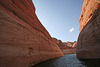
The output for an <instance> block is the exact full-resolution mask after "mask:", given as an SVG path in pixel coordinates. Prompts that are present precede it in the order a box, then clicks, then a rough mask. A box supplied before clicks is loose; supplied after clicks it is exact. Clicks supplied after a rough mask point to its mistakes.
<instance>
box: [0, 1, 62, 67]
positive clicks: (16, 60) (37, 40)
mask: <svg viewBox="0 0 100 67" xmlns="http://www.w3.org/2000/svg"><path fill="white" fill-rule="evenodd" d="M60 56H63V53H62V52H61V50H60V49H59V47H58V46H57V44H56V43H55V42H54V41H53V40H52V38H51V36H50V35H49V33H48V32H47V30H46V29H45V28H44V27H43V25H42V24H41V23H40V21H39V20H38V18H37V16H36V14H35V7H34V5H33V3H32V0H0V67H29V66H33V65H34V64H37V63H39V62H41V61H44V60H48V59H51V58H55V57H60Z"/></svg>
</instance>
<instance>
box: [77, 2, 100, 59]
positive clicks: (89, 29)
mask: <svg viewBox="0 0 100 67" xmlns="http://www.w3.org/2000/svg"><path fill="white" fill-rule="evenodd" d="M79 23H80V29H79V31H80V34H79V38H78V42H77V57H78V58H80V59H98V58H99V59H100V0H84V3H83V7H82V11H81V16H80V19H79Z"/></svg>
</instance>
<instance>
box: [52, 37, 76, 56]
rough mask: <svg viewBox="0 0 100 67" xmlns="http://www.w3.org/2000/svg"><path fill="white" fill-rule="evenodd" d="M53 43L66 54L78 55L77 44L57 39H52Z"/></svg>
mask: <svg viewBox="0 0 100 67" xmlns="http://www.w3.org/2000/svg"><path fill="white" fill-rule="evenodd" d="M52 39H53V41H54V42H55V43H56V44H57V45H58V46H59V48H60V49H61V50H62V52H63V53H64V54H73V53H76V44H77V42H76V41H75V42H62V41H61V40H58V39H56V38H52Z"/></svg>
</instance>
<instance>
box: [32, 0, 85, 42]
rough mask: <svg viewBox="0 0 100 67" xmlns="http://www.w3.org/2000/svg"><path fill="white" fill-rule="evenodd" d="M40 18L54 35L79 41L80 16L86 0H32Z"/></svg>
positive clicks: (66, 39)
mask: <svg viewBox="0 0 100 67" xmlns="http://www.w3.org/2000/svg"><path fill="white" fill-rule="evenodd" d="M32 1H33V3H34V5H35V8H36V15H37V16H38V19H39V20H40V22H41V23H42V24H43V26H44V27H45V28H46V29H47V31H48V32H49V34H50V35H51V36H52V37H55V38H57V39H60V40H62V41H63V42H67V41H70V42H73V41H77V39H78V35H79V17H80V14H81V9H82V4H83V1H84V0H32Z"/></svg>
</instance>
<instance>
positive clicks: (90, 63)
mask: <svg viewBox="0 0 100 67" xmlns="http://www.w3.org/2000/svg"><path fill="white" fill-rule="evenodd" d="M80 62H82V64H83V65H85V66H86V67H100V59H86V60H83V59H80Z"/></svg>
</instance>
